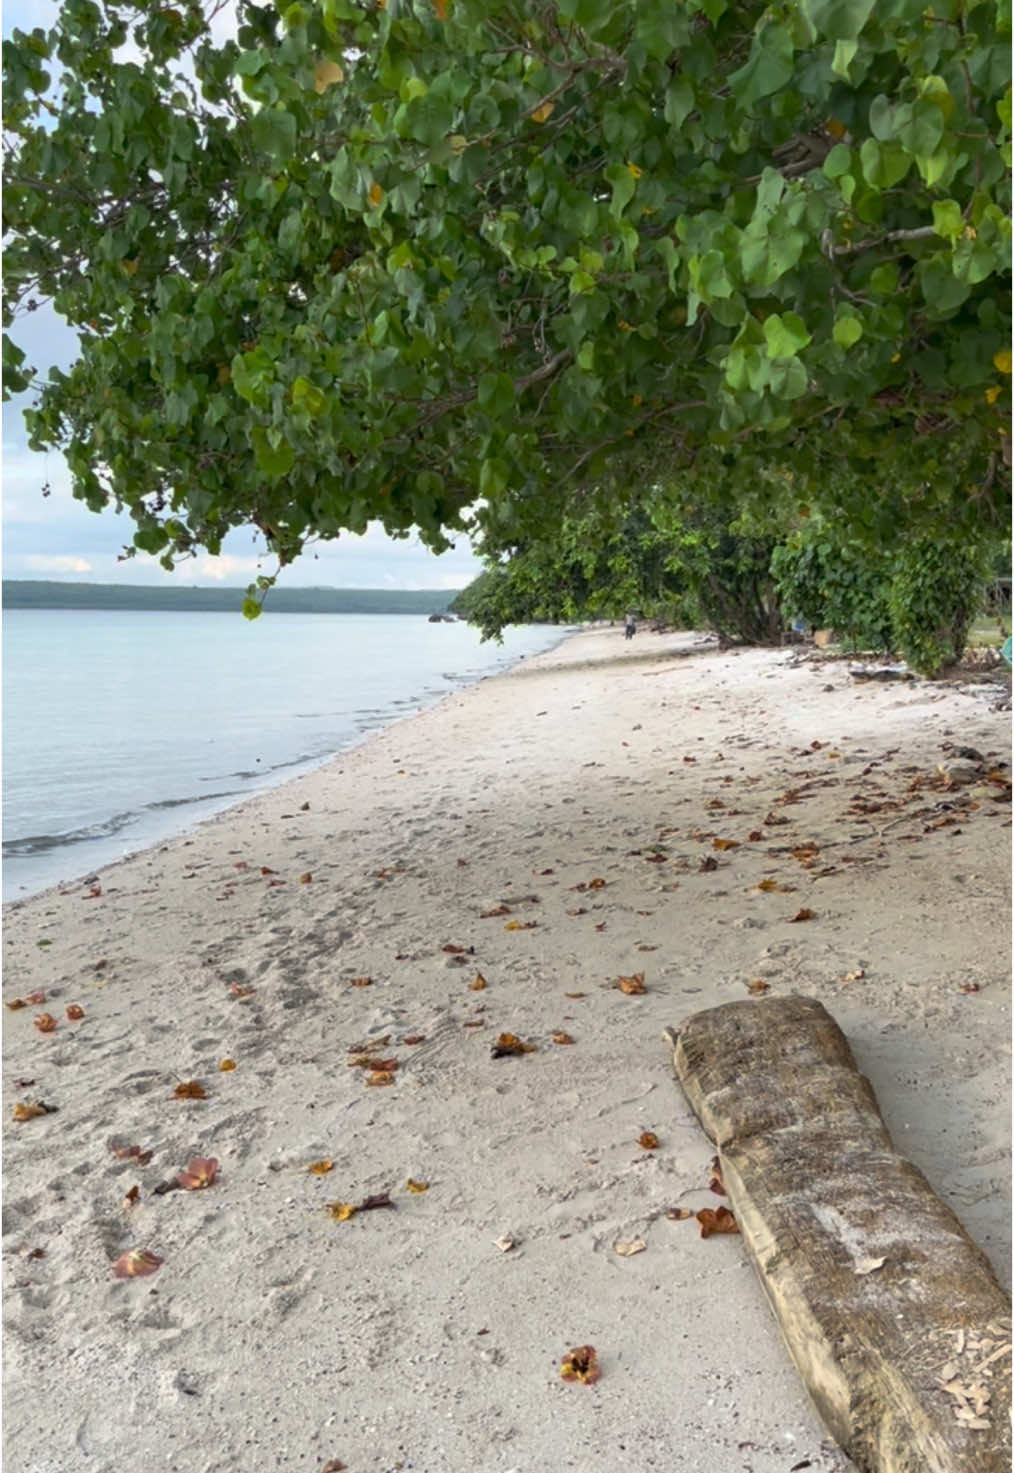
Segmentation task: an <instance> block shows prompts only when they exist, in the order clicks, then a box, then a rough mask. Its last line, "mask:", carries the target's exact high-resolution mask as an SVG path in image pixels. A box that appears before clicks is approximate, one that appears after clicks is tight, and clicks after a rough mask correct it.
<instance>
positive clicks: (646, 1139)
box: [637, 1130, 660, 1151]
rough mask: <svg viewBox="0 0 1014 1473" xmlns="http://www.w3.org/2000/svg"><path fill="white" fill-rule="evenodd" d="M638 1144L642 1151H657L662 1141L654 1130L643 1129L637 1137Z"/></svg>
mask: <svg viewBox="0 0 1014 1473" xmlns="http://www.w3.org/2000/svg"><path fill="white" fill-rule="evenodd" d="M637 1144H638V1145H639V1146H640V1147H641V1150H642V1151H657V1150H658V1148H659V1144H660V1142H659V1139H658V1136H657V1135H656V1134H655V1132H654V1131H653V1130H642V1131H641V1134H640V1135H639V1136H638V1137H637Z"/></svg>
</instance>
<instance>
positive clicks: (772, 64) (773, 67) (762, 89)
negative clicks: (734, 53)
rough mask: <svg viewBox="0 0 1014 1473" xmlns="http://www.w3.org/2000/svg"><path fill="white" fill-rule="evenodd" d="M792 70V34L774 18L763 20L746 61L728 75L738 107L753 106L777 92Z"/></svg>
mask: <svg viewBox="0 0 1014 1473" xmlns="http://www.w3.org/2000/svg"><path fill="white" fill-rule="evenodd" d="M793 71H794V65H793V48H792V36H791V34H790V33H789V31H788V30H787V29H786V28H785V26H783V25H780V24H779V23H778V22H777V21H768V22H766V23H762V27H761V29H760V30H759V31H757V32H756V33H755V35H754V38H753V42H752V44H751V47H750V55H749V57H748V59H747V62H746V65H745V66H741V67H740V68H739V70H738V71H735V72H731V73H730V74H729V76H728V78H727V81H728V84H729V86H730V87H731V89H732V92H733V95H734V97H735V98H736V101H737V102H738V103H739V105H740V106H741V107H747V108H748V107H752V106H753V104H754V103H755V102H760V100H761V99H762V98H764V97H770V96H771V94H772V93H773V92H778V91H779V90H780V89H781V88H782V87H784V86H785V84H786V83H787V82H789V81H790V80H791V79H792V74H793Z"/></svg>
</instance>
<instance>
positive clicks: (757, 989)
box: [746, 977, 771, 997]
mask: <svg viewBox="0 0 1014 1473" xmlns="http://www.w3.org/2000/svg"><path fill="white" fill-rule="evenodd" d="M746 990H747V992H749V993H751V994H752V995H753V996H754V997H759V996H760V994H761V993H762V992H770V991H771V983H770V982H765V981H764V978H763V977H755V978H754V979H753V981H752V982H748V983H747V984H746Z"/></svg>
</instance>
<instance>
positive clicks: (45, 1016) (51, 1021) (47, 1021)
mask: <svg viewBox="0 0 1014 1473" xmlns="http://www.w3.org/2000/svg"><path fill="white" fill-rule="evenodd" d="M32 1022H33V1023H34V1024H35V1026H36V1028H38V1030H39V1032H40V1033H52V1032H53V1030H54V1029H55V1027H56V1019H55V1018H54V1017H53V1014H52V1013H39V1014H38V1015H37V1016H36V1017H35V1018H33V1019H32Z"/></svg>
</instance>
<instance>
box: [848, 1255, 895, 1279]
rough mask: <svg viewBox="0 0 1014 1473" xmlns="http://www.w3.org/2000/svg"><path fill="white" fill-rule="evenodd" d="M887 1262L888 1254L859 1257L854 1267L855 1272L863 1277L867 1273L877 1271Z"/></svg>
mask: <svg viewBox="0 0 1014 1473" xmlns="http://www.w3.org/2000/svg"><path fill="white" fill-rule="evenodd" d="M886 1262H887V1255H886V1254H885V1255H884V1257H882V1258H857V1259H856V1261H855V1265H854V1267H853V1272H854V1273H855V1274H856V1276H857V1277H862V1276H863V1275H865V1274H872V1273H876V1271H877V1269H878V1268H883V1266H884V1264H885V1263H886Z"/></svg>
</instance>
